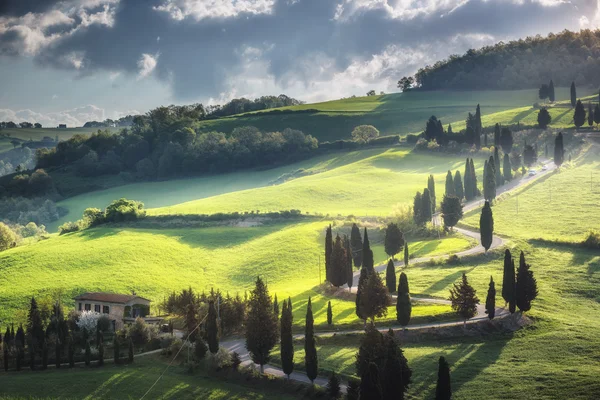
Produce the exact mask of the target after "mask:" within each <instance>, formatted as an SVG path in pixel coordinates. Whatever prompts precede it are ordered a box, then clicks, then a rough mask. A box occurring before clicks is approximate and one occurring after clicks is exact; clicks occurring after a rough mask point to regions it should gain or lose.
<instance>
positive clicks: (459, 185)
mask: <svg viewBox="0 0 600 400" xmlns="http://www.w3.org/2000/svg"><path fill="white" fill-rule="evenodd" d="M454 193H456V197H458V199H459V200H460V201H462V199H464V197H465V191H464V188H463V182H462V177H461V176H460V171H458V170H457V171H456V173H455V174H454Z"/></svg>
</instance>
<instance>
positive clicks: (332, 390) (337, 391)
mask: <svg viewBox="0 0 600 400" xmlns="http://www.w3.org/2000/svg"><path fill="white" fill-rule="evenodd" d="M327 394H328V395H329V397H330V398H332V399H339V398H340V396H341V395H342V389H341V388H340V378H338V376H337V375H336V374H335V372H333V371H331V375H329V380H328V381H327Z"/></svg>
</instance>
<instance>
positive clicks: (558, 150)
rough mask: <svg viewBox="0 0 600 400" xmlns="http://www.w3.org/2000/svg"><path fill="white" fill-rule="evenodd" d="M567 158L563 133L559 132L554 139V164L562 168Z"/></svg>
mask: <svg viewBox="0 0 600 400" xmlns="http://www.w3.org/2000/svg"><path fill="white" fill-rule="evenodd" d="M564 160H565V150H564V147H563V134H562V132H559V133H558V135H556V138H555V139H554V164H556V166H557V167H559V168H560V166H561V165H562V163H563V162H564Z"/></svg>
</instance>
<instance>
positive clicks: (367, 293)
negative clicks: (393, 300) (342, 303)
mask: <svg viewBox="0 0 600 400" xmlns="http://www.w3.org/2000/svg"><path fill="white" fill-rule="evenodd" d="M357 301H359V304H358V307H359V309H360V313H361V314H362V315H363V316H364V319H371V321H374V320H375V318H376V317H377V318H380V317H384V316H386V315H387V306H388V305H389V302H390V300H389V296H388V291H387V288H386V287H385V285H384V284H383V281H382V280H381V277H380V276H379V274H378V273H377V272H375V271H373V272H369V273H368V276H367V280H366V282H365V283H364V288H363V290H362V292H361V295H360V299H358V298H357Z"/></svg>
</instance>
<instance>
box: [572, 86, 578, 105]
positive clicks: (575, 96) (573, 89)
mask: <svg viewBox="0 0 600 400" xmlns="http://www.w3.org/2000/svg"><path fill="white" fill-rule="evenodd" d="M576 104H577V89H575V82H571V108H575V105H576Z"/></svg>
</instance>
